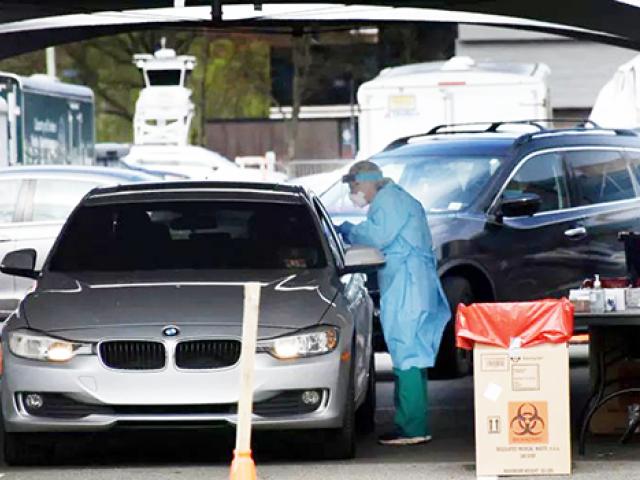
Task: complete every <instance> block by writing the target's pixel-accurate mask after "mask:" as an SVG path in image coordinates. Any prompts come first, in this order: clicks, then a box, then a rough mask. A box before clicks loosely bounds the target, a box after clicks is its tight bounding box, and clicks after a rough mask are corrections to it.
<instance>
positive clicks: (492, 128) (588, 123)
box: [384, 118, 629, 151]
mask: <svg viewBox="0 0 640 480" xmlns="http://www.w3.org/2000/svg"><path fill="white" fill-rule="evenodd" d="M554 122H565V123H569V122H570V123H575V122H577V123H575V127H573V128H578V129H587V128H588V129H590V130H591V129H592V130H605V129H603V128H602V127H600V125H598V124H597V123H596V122H594V121H593V120H589V119H588V118H587V119H576V118H534V119H526V120H508V121H500V122H468V123H451V124H442V125H437V126H435V127H433V128H432V129H431V130H429V131H428V132H426V133H417V134H414V135H407V136H406V137H402V138H398V139H397V140H394V141H393V142H391V143H390V144H389V145H387V146H386V148H385V149H384V151H388V150H394V149H396V148H398V147H401V146H402V145H406V144H407V143H409V141H410V140H411V139H413V138H420V137H427V136H429V135H438V134H441V135H453V134H459V133H497V132H498V130H499V129H500V127H502V126H505V125H529V126H531V127H535V128H537V129H538V133H540V132H547V131H552V130H553V129H550V128H547V127H545V126H543V125H542V124H543V123H554ZM486 125H488V127H486V128H476V129H474V128H470V129H458V128H460V127H476V126H486ZM450 128H454V129H455V130H450V131H443V130H445V129H450ZM613 131H615V132H616V134H618V135H629V133H628V131H622V130H620V131H619V130H613ZM529 135H531V134H529Z"/></svg>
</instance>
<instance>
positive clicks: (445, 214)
mask: <svg viewBox="0 0 640 480" xmlns="http://www.w3.org/2000/svg"><path fill="white" fill-rule="evenodd" d="M523 126H529V127H530V129H531V130H530V131H529V132H528V133H523V132H522V127H523ZM485 127H487V128H485ZM509 130H518V132H513V131H509ZM474 131H475V133H474ZM371 160H372V161H374V162H376V163H378V164H379V165H380V166H381V167H382V170H383V171H384V173H385V175H386V176H388V177H390V178H392V179H393V180H395V181H396V182H398V183H399V184H400V185H402V186H403V187H404V188H406V189H407V190H408V191H409V192H410V193H411V194H412V195H414V196H415V197H416V198H418V199H419V200H420V201H421V202H422V204H423V205H424V207H425V209H426V211H427V213H428V217H429V224H430V226H431V232H432V234H433V239H434V248H435V251H436V253H437V258H438V262H439V273H440V276H441V279H442V282H443V286H444V289H445V291H446V293H447V296H448V298H449V302H450V304H451V306H452V307H453V310H455V306H456V305H458V304H459V303H461V302H462V303H468V302H472V301H519V300H532V299H540V298H546V297H558V296H562V295H566V294H567V292H568V290H569V289H570V288H571V287H576V286H578V285H580V283H581V282H582V280H583V279H585V278H586V277H590V276H592V275H593V274H595V273H599V274H601V275H603V276H624V275H625V274H626V268H625V257H624V252H623V246H622V244H620V243H619V242H618V240H617V234H618V232H619V231H621V230H639V229H640V198H638V197H639V194H640V137H638V135H637V134H636V133H635V132H632V131H629V130H606V129H601V128H598V127H597V126H595V125H591V126H589V127H577V128H569V129H556V130H550V129H546V128H544V124H543V123H542V122H519V123H515V124H513V123H493V124H491V125H484V126H479V125H467V126H464V125H463V126H458V127H456V126H452V127H438V128H435V129H433V130H432V131H431V132H429V133H428V134H424V135H419V136H413V137H407V138H403V139H400V140H398V141H396V142H394V143H393V144H391V145H390V146H389V147H388V148H387V149H386V150H385V151H384V152H382V153H380V154H378V155H375V156H374V157H372V159H371ZM347 189H348V187H347V186H346V185H344V184H342V183H340V182H337V183H336V184H335V185H334V186H333V187H332V188H331V189H329V190H328V191H327V192H326V193H325V194H323V195H322V197H321V198H322V200H323V203H324V204H325V205H326V206H327V210H328V211H329V213H330V215H331V216H332V218H333V221H334V223H336V224H339V223H341V222H342V221H344V220H350V221H352V222H360V221H362V219H363V218H364V215H365V214H366V211H365V210H362V209H358V208H357V207H355V206H354V205H353V204H352V203H351V202H350V201H349V199H348V195H347V193H348V192H347ZM372 291H373V292H375V285H374V286H372ZM374 298H375V297H374ZM378 332H379V331H378ZM377 337H378V338H380V334H379V333H378V334H377ZM377 343H378V344H379V345H382V342H377ZM468 369H469V359H468V357H467V356H466V355H465V354H464V352H462V351H459V350H457V349H456V348H455V342H454V323H453V322H451V323H450V324H449V327H448V329H447V331H446V333H445V336H444V338H443V341H442V344H441V347H440V354H439V357H438V362H437V364H436V373H437V374H438V375H441V376H442V375H446V376H452V375H459V374H463V373H466V372H467V371H468Z"/></svg>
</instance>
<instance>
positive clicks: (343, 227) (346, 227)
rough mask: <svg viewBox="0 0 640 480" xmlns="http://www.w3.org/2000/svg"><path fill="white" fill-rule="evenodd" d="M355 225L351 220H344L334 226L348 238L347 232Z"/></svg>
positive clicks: (343, 236)
mask: <svg viewBox="0 0 640 480" xmlns="http://www.w3.org/2000/svg"><path fill="white" fill-rule="evenodd" d="M354 226H355V225H354V224H353V223H351V222H344V223H342V224H341V225H339V226H337V227H336V230H337V231H338V233H339V234H340V235H342V238H344V239H345V240H346V239H348V238H349V234H350V233H351V230H352V229H353V227H354Z"/></svg>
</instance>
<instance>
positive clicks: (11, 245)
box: [0, 176, 26, 319]
mask: <svg viewBox="0 0 640 480" xmlns="http://www.w3.org/2000/svg"><path fill="white" fill-rule="evenodd" d="M25 185H26V184H25V182H24V181H23V180H22V178H20V177H18V176H15V177H14V176H11V178H3V179H0V260H2V259H3V258H4V256H5V255H6V254H7V253H9V252H11V251H13V250H16V249H17V244H16V237H18V236H19V234H18V232H17V231H18V230H19V229H20V226H21V220H22V214H23V207H24V198H25V195H26V186H25ZM15 283H16V277H13V276H11V275H5V274H4V273H0V319H3V318H5V317H6V316H7V315H8V314H9V313H11V312H12V311H13V310H14V309H15V307H16V306H17V304H18V301H17V295H16V292H15Z"/></svg>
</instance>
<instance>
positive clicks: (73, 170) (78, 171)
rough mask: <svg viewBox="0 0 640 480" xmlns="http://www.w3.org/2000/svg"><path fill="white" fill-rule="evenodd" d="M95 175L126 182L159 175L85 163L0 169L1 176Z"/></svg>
mask: <svg viewBox="0 0 640 480" xmlns="http://www.w3.org/2000/svg"><path fill="white" fill-rule="evenodd" d="M29 175H37V176H51V177H54V178H55V177H65V178H67V177H70V176H71V177H93V178H96V177H98V178H102V179H104V180H107V181H108V180H119V181H125V182H141V181H153V180H157V179H158V177H157V176H154V175H149V174H147V173H145V172H141V171H137V170H129V169H124V168H109V167H94V166H84V165H28V166H19V167H7V168H2V169H0V177H7V176H20V177H23V176H29Z"/></svg>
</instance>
